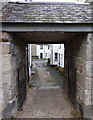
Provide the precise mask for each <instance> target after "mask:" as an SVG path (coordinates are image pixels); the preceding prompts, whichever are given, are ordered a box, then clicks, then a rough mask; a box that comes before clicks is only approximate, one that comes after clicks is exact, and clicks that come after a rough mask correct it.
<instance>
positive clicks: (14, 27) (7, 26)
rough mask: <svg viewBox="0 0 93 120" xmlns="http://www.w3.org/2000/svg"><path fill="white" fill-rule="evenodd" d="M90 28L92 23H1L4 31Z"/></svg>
mask: <svg viewBox="0 0 93 120" xmlns="http://www.w3.org/2000/svg"><path fill="white" fill-rule="evenodd" d="M92 28H93V23H29V22H28V23H26V22H25V23H21V22H18V23H16V22H12V23H9V22H3V23H2V31H6V32H93V29H92Z"/></svg>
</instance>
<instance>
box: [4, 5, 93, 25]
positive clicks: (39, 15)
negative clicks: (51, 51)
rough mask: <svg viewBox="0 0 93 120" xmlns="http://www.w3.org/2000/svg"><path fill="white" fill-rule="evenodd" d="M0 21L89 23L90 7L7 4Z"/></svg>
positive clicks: (90, 20)
mask: <svg viewBox="0 0 93 120" xmlns="http://www.w3.org/2000/svg"><path fill="white" fill-rule="evenodd" d="M2 21H3V22H30V23H36V22H38V23H91V22H92V19H91V6H90V5H89V4H75V3H72V4H71V3H30V4H26V3H9V4H7V5H6V6H5V7H4V8H3V9H2Z"/></svg>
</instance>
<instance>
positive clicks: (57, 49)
mask: <svg viewBox="0 0 93 120" xmlns="http://www.w3.org/2000/svg"><path fill="white" fill-rule="evenodd" d="M50 54H51V55H50V64H51V65H58V66H60V67H64V44H51V53H50Z"/></svg>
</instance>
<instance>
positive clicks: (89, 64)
mask: <svg viewBox="0 0 93 120" xmlns="http://www.w3.org/2000/svg"><path fill="white" fill-rule="evenodd" d="M86 76H87V77H93V61H86Z"/></svg>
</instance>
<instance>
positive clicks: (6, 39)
mask: <svg viewBox="0 0 93 120" xmlns="http://www.w3.org/2000/svg"><path fill="white" fill-rule="evenodd" d="M11 40H12V37H11V35H10V34H9V33H6V32H2V42H9V41H11Z"/></svg>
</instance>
